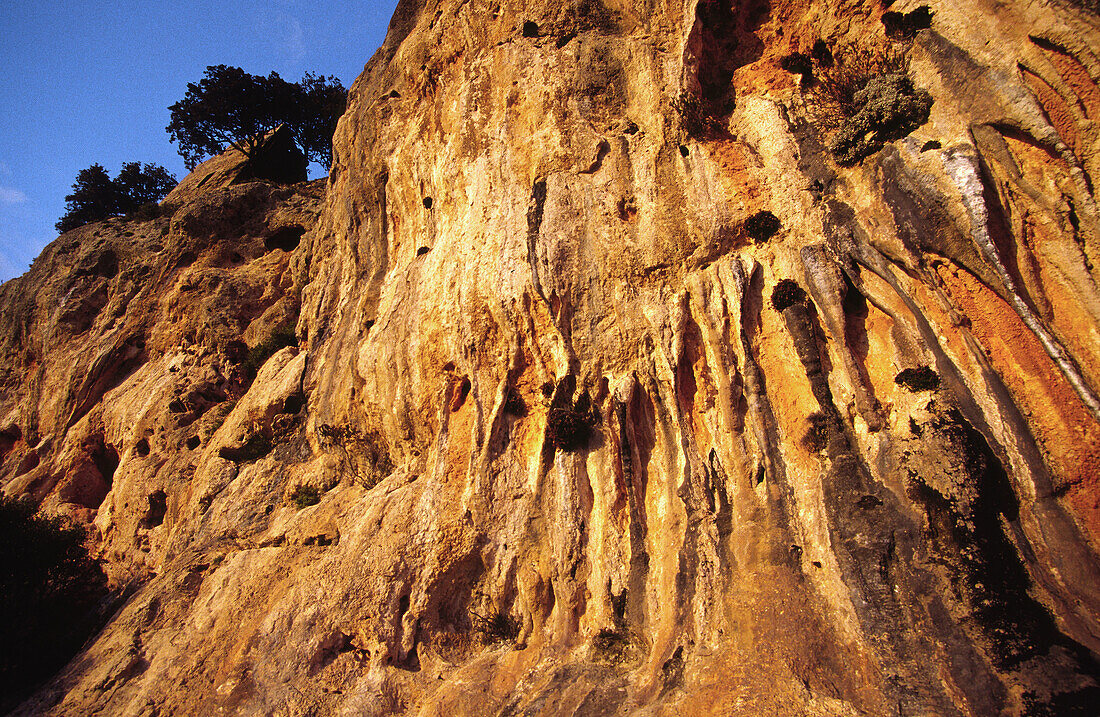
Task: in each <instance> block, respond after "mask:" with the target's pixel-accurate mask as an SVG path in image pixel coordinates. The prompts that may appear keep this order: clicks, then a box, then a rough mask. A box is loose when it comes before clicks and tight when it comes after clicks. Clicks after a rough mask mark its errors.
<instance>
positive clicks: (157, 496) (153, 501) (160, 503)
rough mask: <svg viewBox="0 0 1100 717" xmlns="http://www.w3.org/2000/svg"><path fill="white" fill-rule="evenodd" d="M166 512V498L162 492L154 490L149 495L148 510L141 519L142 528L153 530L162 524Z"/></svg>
mask: <svg viewBox="0 0 1100 717" xmlns="http://www.w3.org/2000/svg"><path fill="white" fill-rule="evenodd" d="M167 512H168V496H167V495H166V494H165V492H164V491H163V490H155V491H153V492H152V493H150V494H149V508H148V509H147V510H146V511H145V516H144V517H143V518H142V519H141V523H142V526H143V527H146V528H155V527H157V526H158V525H160V524H162V523H163V522H164V514H165V513H167Z"/></svg>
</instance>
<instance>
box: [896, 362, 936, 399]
mask: <svg viewBox="0 0 1100 717" xmlns="http://www.w3.org/2000/svg"><path fill="white" fill-rule="evenodd" d="M894 383H896V384H897V385H899V386H903V387H905V388H906V389H908V390H909V391H911V392H912V393H919V392H921V391H934V390H935V389H937V388H939V386H940V377H939V374H937V373H936V372H935V371H933V370H932V369H930V368H929V367H927V366H918V367H917V368H907V369H905V370H904V371H902V372H901V373H899V374H898V375H897V376H895V377H894Z"/></svg>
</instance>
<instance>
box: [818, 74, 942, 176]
mask: <svg viewBox="0 0 1100 717" xmlns="http://www.w3.org/2000/svg"><path fill="white" fill-rule="evenodd" d="M852 100H853V103H854V104H855V105H856V106H857V107H858V108H859V109H858V110H857V111H856V112H855V113H854V114H852V115H851V116H850V117H849V118H848V119H847V120H846V121H845V122H844V124H842V125H841V127H840V130H839V131H838V132H837V134H836V136H835V137H834V138H833V141H832V142H831V143H830V144H829V151H830V152H832V153H833V157H834V159H836V162H837V164H839V165H841V166H842V167H850V166H852V165H854V164H857V163H858V162H859V161H860V160H862V159H864V158H865V157H868V156H870V155H872V154H874V153H875V152H877V151H879V150H880V149H882V147H883V145H884V144H885V143H886V142H888V141H890V140H894V139H900V138H901V137H904V136H905V135H907V134H909V133H910V132H912V131H913V130H915V129H916V128H917V127H920V126H921V125H922V124H924V123H925V122H927V121H928V115H929V111H930V110H931V108H932V96H931V95H929V94H928V93H927V92H925V91H924V90H917V89H914V87H913V82H912V81H911V80H910V79H909V77H908V76H907V75H904V74H900V73H892V74H887V75H878V76H876V77H872V78H871V79H870V80H868V81H867V84H866V85H865V86H864V87H863V89H861V90H860V91H858V92H856V93H855V94H854V95H853V97H852Z"/></svg>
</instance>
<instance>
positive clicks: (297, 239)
mask: <svg viewBox="0 0 1100 717" xmlns="http://www.w3.org/2000/svg"><path fill="white" fill-rule="evenodd" d="M305 233H306V229H305V227H303V226H299V225H297V224H294V225H291V226H289V227H283V228H282V229H279V230H277V231H276V232H275V233H274V234H272V235H271V236H269V237H267V238H266V239H264V248H265V249H267V250H268V251H272V250H274V249H281V250H282V251H294V250H295V249H297V248H298V244H300V243H301V241H302V235H303V234H305Z"/></svg>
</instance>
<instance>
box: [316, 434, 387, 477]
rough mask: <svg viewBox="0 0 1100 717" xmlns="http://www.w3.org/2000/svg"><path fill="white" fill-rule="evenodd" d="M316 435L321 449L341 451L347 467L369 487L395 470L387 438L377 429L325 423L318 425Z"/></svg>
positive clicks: (346, 468)
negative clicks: (365, 429)
mask: <svg viewBox="0 0 1100 717" xmlns="http://www.w3.org/2000/svg"><path fill="white" fill-rule="evenodd" d="M317 436H318V437H319V438H320V444H321V447H322V448H324V449H326V450H328V449H333V448H335V449H337V450H338V451H340V454H341V457H342V458H343V464H344V468H345V470H347V471H348V473H350V474H351V475H352V476H353V477H354V478H355V480H356V482H358V483H359V485H361V486H363V487H364V488H366V489H368V490H370V489H371V488H373V487H374V486H376V485H378V483H379V482H380V481H381V480H382V479H383V478H385V477H386V476H388V475H389V474H390V473H392V472H393V469H394V465H393V460H392V459H391V458H390V452H389V448H388V446H387V445H386V440H385V438H383V437H382V435H381V434H380V433H379V432H377V431H370V430H368V431H362V430H359V429H358V428H355V427H353V426H349V425H343V426H333V425H330V424H327V423H325V424H322V425H320V426H318V427H317ZM364 464H365V465H364Z"/></svg>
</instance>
